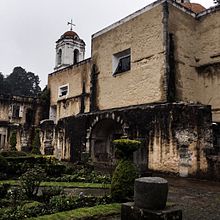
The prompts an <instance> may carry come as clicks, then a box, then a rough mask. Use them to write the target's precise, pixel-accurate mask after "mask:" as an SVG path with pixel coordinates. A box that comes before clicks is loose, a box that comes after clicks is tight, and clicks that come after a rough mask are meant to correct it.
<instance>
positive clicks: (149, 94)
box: [92, 5, 166, 110]
mask: <svg viewBox="0 0 220 220" xmlns="http://www.w3.org/2000/svg"><path fill="white" fill-rule="evenodd" d="M162 10H163V7H162V5H159V6H157V7H154V8H152V9H151V10H148V11H147V12H144V13H142V14H140V15H138V16H136V17H133V18H131V19H129V17H128V19H129V20H128V21H124V20H122V21H121V22H118V25H117V23H116V25H115V27H112V28H109V29H110V30H107V31H105V29H104V30H103V31H100V32H98V33H96V34H94V35H93V37H92V61H93V63H94V64H96V66H97V68H98V73H99V74H98V80H97V105H98V108H99V109H100V110H104V109H111V108H116V107H125V106H131V105H138V104H144V103H153V102H161V101H164V100H165V99H166V97H165V93H164V65H165V64H164V60H165V58H164V51H165V47H164V44H163V24H162V21H163V11H162ZM126 49H130V51H131V69H130V70H129V71H127V72H124V73H120V74H117V75H115V76H113V55H114V54H117V53H119V52H121V51H124V50H126Z"/></svg>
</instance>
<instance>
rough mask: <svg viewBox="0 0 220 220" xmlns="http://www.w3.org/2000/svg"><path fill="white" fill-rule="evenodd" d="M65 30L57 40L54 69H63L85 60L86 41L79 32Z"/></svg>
mask: <svg viewBox="0 0 220 220" xmlns="http://www.w3.org/2000/svg"><path fill="white" fill-rule="evenodd" d="M68 24H71V29H70V31H67V32H65V33H64V34H63V35H62V36H61V37H60V39H59V40H58V41H57V42H56V62H55V68H54V70H59V69H63V68H65V67H67V66H69V65H75V64H77V63H78V62H80V61H82V60H84V57H85V42H84V41H83V40H82V39H80V38H79V36H78V34H77V33H76V32H74V31H72V25H73V24H72V23H69V22H68Z"/></svg>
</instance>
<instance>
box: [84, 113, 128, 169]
mask: <svg viewBox="0 0 220 220" xmlns="http://www.w3.org/2000/svg"><path fill="white" fill-rule="evenodd" d="M126 128H127V126H126V123H125V122H124V120H123V119H122V118H121V117H120V116H117V117H116V116H115V115H114V113H112V114H110V113H107V114H105V115H98V116H96V117H95V119H94V120H93V122H92V123H91V125H90V127H89V129H88V130H87V143H86V148H87V152H90V155H91V158H92V160H93V162H98V163H99V162H101V163H105V164H109V165H112V164H114V163H115V155H114V151H115V150H114V147H113V145H112V140H114V139H118V138H121V137H122V136H126V135H127V133H126Z"/></svg>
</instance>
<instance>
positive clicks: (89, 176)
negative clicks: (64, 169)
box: [48, 169, 111, 184]
mask: <svg viewBox="0 0 220 220" xmlns="http://www.w3.org/2000/svg"><path fill="white" fill-rule="evenodd" d="M48 180H49V181H56V182H85V183H103V184H108V183H111V176H110V175H107V174H105V175H103V174H99V173H97V172H95V171H90V172H89V170H87V169H80V170H77V171H75V172H74V173H73V174H72V175H66V174H64V175H62V176H60V177H57V178H53V177H52V178H49V179H48Z"/></svg>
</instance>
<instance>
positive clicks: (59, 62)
mask: <svg viewBox="0 0 220 220" xmlns="http://www.w3.org/2000/svg"><path fill="white" fill-rule="evenodd" d="M61 62H62V50H61V49H59V51H58V59H57V64H58V65H60V64H61Z"/></svg>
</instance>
